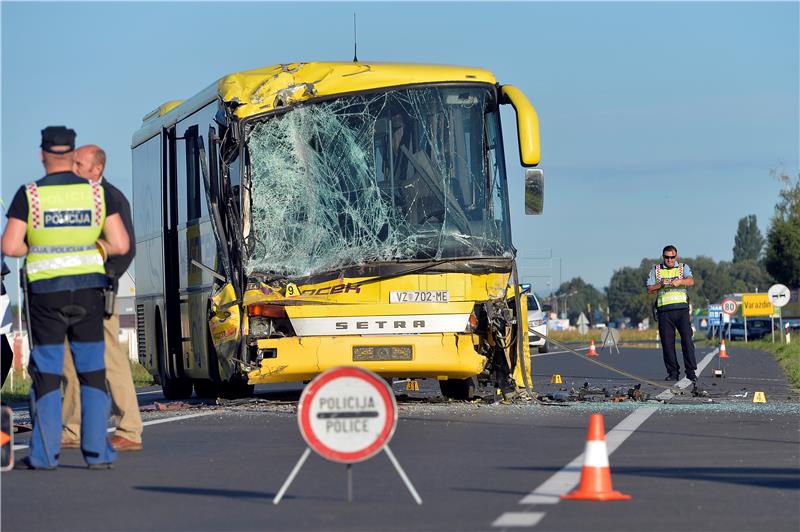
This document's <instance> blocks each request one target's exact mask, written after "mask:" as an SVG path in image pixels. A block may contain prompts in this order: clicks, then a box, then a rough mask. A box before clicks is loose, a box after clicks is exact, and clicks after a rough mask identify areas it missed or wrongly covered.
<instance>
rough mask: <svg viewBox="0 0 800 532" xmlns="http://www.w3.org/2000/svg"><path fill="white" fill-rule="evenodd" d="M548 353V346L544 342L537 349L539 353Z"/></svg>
mask: <svg viewBox="0 0 800 532" xmlns="http://www.w3.org/2000/svg"><path fill="white" fill-rule="evenodd" d="M548 351H550V345H549V344H548V343H547V342H545V343H544V345H542V346H540V347H539V352H540V353H547V352H548Z"/></svg>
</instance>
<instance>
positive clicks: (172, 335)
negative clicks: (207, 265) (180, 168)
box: [160, 126, 182, 384]
mask: <svg viewBox="0 0 800 532" xmlns="http://www.w3.org/2000/svg"><path fill="white" fill-rule="evenodd" d="M161 139H162V145H161V146H162V155H161V161H162V165H161V186H162V198H164V201H163V204H162V209H163V212H162V220H163V224H164V227H163V231H164V238H163V246H164V249H163V253H164V308H163V315H162V316H161V319H162V322H163V323H162V327H163V329H164V330H165V331H166V342H165V344H166V345H165V346H164V349H165V351H164V352H162V354H163V355H166V356H165V359H164V360H161V361H160V364H162V366H161V368H160V372H162V377H166V378H173V379H174V378H179V377H181V376H182V375H180V374H179V373H180V372H179V369H178V368H180V364H176V361H179V360H180V358H181V340H182V335H181V309H180V277H179V275H180V274H179V264H178V263H179V257H178V201H179V199H178V186H177V175H176V174H177V167H176V150H175V141H176V136H175V127H174V126H173V127H169V128H162V130H161ZM162 384H163V383H162Z"/></svg>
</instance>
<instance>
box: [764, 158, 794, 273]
mask: <svg viewBox="0 0 800 532" xmlns="http://www.w3.org/2000/svg"><path fill="white" fill-rule="evenodd" d="M781 179H782V180H783V182H784V184H785V187H784V189H783V190H781V191H780V196H779V199H778V203H777V204H776V205H775V215H774V216H773V217H772V226H771V227H770V229H769V232H768V233H767V253H766V257H765V260H764V263H765V266H766V268H767V272H769V274H770V275H771V276H772V277H773V278H774V279H775V281H777V282H779V283H782V284H785V285H787V286H789V287H792V288H794V287H797V286H800V173H798V175H797V179H796V180H795V181H794V183H792V180H791V178H790V177H789V176H788V175H785V174H784V175H781Z"/></svg>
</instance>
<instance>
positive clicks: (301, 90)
mask: <svg viewBox="0 0 800 532" xmlns="http://www.w3.org/2000/svg"><path fill="white" fill-rule="evenodd" d="M449 81H452V82H462V83H464V82H469V83H490V84H492V85H494V84H495V83H496V80H495V77H494V75H493V74H492V73H491V72H489V71H488V70H484V69H481V68H474V67H460V66H446V65H412V64H385V63H320V62H312V63H287V64H283V65H274V66H269V67H264V68H257V69H254V70H248V71H245V72H238V73H236V74H230V75H228V76H225V77H223V78H222V79H220V80H219V82H218V88H219V95H220V97H221V98H222V100H223V101H225V102H236V103H238V104H239V105H238V107H236V115H237V116H239V118H246V117H249V116H253V115H256V114H260V113H265V112H268V111H272V110H274V109H277V108H280V107H282V106H285V105H289V104H292V103H297V102H301V101H306V100H308V99H310V98H313V97H321V96H330V95H334V94H343V93H348V92H356V91H363V90H369V89H376V88H381V87H396V86H400V85H411V84H422V83H437V82H449Z"/></svg>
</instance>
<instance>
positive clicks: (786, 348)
mask: <svg viewBox="0 0 800 532" xmlns="http://www.w3.org/2000/svg"><path fill="white" fill-rule="evenodd" d="M745 345H746V346H747V347H748V348H752V349H759V350H761V351H767V352H768V353H772V354H773V355H774V356H775V359H776V360H777V361H778V364H780V366H781V367H782V368H783V371H784V372H785V373H786V377H787V378H788V379H789V382H790V383H791V384H792V386H793V387H794V389H795V390H800V342H795V343H793V344H779V343H772V342H771V341H770V340H756V341H753V342H747V344H745Z"/></svg>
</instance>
